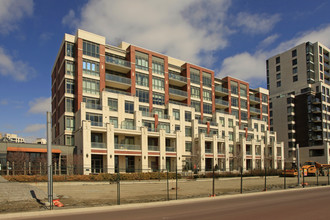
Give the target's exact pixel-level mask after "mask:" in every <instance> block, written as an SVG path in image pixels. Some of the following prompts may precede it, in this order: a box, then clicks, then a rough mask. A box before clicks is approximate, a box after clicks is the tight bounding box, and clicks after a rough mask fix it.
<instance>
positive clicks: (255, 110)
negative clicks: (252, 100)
mask: <svg viewBox="0 0 330 220" xmlns="http://www.w3.org/2000/svg"><path fill="white" fill-rule="evenodd" d="M250 112H255V113H260V109H258V108H254V107H250Z"/></svg>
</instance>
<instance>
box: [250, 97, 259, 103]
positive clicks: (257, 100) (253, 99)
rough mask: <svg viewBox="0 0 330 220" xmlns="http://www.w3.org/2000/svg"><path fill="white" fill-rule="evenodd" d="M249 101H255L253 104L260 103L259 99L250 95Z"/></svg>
mask: <svg viewBox="0 0 330 220" xmlns="http://www.w3.org/2000/svg"><path fill="white" fill-rule="evenodd" d="M250 101H255V102H260V98H259V97H256V96H251V95H250Z"/></svg>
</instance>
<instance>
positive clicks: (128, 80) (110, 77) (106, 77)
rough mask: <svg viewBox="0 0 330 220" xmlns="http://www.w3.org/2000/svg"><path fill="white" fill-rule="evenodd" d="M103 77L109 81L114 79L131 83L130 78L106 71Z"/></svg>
mask: <svg viewBox="0 0 330 220" xmlns="http://www.w3.org/2000/svg"><path fill="white" fill-rule="evenodd" d="M105 79H106V80H109V81H115V82H119V83H123V84H129V85H131V79H130V78H126V77H122V76H117V75H113V74H109V73H107V74H106V75H105Z"/></svg>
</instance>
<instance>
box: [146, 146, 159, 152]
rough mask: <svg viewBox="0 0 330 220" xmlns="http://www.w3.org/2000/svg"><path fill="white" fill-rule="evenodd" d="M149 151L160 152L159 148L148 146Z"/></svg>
mask: <svg viewBox="0 0 330 220" xmlns="http://www.w3.org/2000/svg"><path fill="white" fill-rule="evenodd" d="M148 150H149V151H159V146H152V145H148Z"/></svg>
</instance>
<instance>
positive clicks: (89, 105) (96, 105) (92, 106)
mask: <svg viewBox="0 0 330 220" xmlns="http://www.w3.org/2000/svg"><path fill="white" fill-rule="evenodd" d="M86 108H88V109H95V110H102V105H98V104H93V103H88V102H87V103H86Z"/></svg>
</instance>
